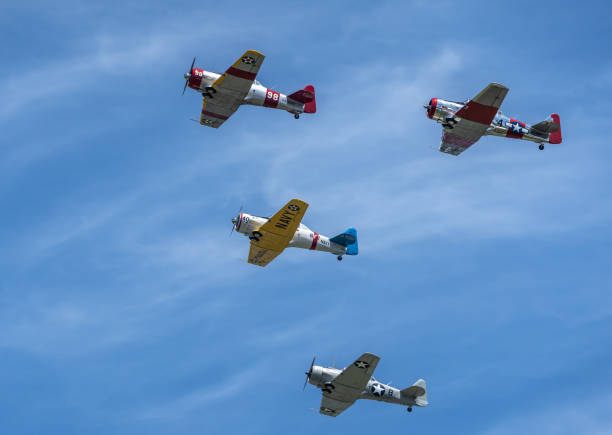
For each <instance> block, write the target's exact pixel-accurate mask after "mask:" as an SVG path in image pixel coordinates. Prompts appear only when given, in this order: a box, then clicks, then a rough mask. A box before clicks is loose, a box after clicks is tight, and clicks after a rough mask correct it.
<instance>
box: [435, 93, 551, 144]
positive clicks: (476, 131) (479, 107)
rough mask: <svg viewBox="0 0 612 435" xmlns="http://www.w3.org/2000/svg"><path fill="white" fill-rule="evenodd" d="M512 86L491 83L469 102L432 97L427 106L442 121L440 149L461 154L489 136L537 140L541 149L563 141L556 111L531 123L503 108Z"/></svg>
mask: <svg viewBox="0 0 612 435" xmlns="http://www.w3.org/2000/svg"><path fill="white" fill-rule="evenodd" d="M507 93H508V88H507V87H505V86H503V85H500V84H498V83H491V84H490V85H489V86H487V87H486V88H484V89H483V90H482V91H481V92H480V93H479V94H478V95H476V97H474V98H473V99H471V100H469V101H468V102H466V103H457V102H454V101H446V100H443V99H441V98H432V99H431V100H430V101H429V104H427V105H425V106H423V107H425V109H427V116H428V117H429V118H430V119H433V120H434V121H436V122H438V123H440V124H442V127H443V128H444V131H443V133H442V142H441V143H440V151H442V152H443V153H448V154H453V155H455V156H458V155H459V154H461V153H462V152H463V151H465V150H466V149H468V148H469V147H470V146H472V145H473V144H474V143H476V141H478V139H480V138H481V137H482V136H485V135H493V136H503V137H510V138H513V139H523V140H529V141H532V142H536V143H538V144H539V148H540V149H541V150H543V149H544V143H551V144H559V143H561V121H560V119H559V115H557V114H556V113H553V114H552V115H550V117H551V118H552V119H547V120H545V121H542V122H539V123H537V124H535V125H528V124H525V123H524V122H521V121H519V120H517V119H514V118H509V117H508V116H505V115H504V114H502V113H501V112H500V111H499V107H500V106H501V104H502V101H504V98H505V97H506V94H507Z"/></svg>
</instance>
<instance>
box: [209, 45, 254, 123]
mask: <svg viewBox="0 0 612 435" xmlns="http://www.w3.org/2000/svg"><path fill="white" fill-rule="evenodd" d="M264 59H265V56H264V55H263V54H261V53H259V52H257V51H255V50H248V51H247V52H245V53H244V54H243V55H242V56H241V57H240V58H239V59H238V60H237V61H236V62H234V64H233V65H232V66H230V67H229V68H228V69H227V71H225V73H223V75H221V76H220V77H219V78H218V79H217V80H216V81H215V82H214V83H213V84H212V88H213V91H211V94H212V97H205V98H204V102H203V103H202V114H201V116H200V124H202V125H205V126H207V127H213V128H219V127H220V126H221V124H223V123H224V122H225V121H226V120H227V119H228V118H229V117H230V116H232V114H233V113H234V112H235V111H236V110H237V109H238V107H240V105H241V104H242V101H243V100H244V97H246V95H247V94H248V93H249V90H250V89H251V85H252V84H253V81H254V80H255V77H256V76H257V73H258V72H259V67H260V66H261V64H262V63H263V60H264ZM215 91H216V92H215Z"/></svg>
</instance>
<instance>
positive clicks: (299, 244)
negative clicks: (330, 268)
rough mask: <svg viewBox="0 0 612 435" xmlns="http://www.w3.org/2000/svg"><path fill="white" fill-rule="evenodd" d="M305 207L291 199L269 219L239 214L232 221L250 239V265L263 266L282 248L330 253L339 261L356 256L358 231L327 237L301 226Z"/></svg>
mask: <svg viewBox="0 0 612 435" xmlns="http://www.w3.org/2000/svg"><path fill="white" fill-rule="evenodd" d="M307 208H308V204H307V203H305V202H304V201H302V200H299V199H292V200H291V201H289V202H288V203H287V204H286V205H285V206H284V207H283V208H282V209H280V210H279V211H278V212H277V213H276V214H275V215H274V216H272V217H271V218H266V217H259V216H254V215H251V214H247V213H242V210H241V211H240V213H239V214H238V216H236V217H235V218H233V219H232V224H233V225H234V226H233V228H232V232H233V231H234V229H236V231H238V232H239V233H242V234H244V235H245V236H248V238H249V239H251V250H250V251H249V263H251V264H255V265H257V266H262V267H263V266H266V265H267V264H268V263H269V262H271V261H272V260H274V259H275V258H276V257H277V256H278V255H279V254H280V253H281V252H283V251H284V250H285V248H302V249H310V250H313V251H325V252H331V253H332V254H334V255H337V256H338V260H342V256H343V255H345V254H346V255H357V254H358V253H359V248H358V245H357V230H355V228H349V229H348V230H346V231H345V232H344V233H342V234H338V235H337V236H335V237H332V238H329V237H326V236H322V235H320V234H318V233H315V232H314V231H312V230H311V229H310V228H308V227H307V226H306V225H304V224H302V223H301V221H302V218H303V217H304V214H305V213H306V209H307Z"/></svg>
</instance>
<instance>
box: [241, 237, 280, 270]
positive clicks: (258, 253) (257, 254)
mask: <svg viewBox="0 0 612 435" xmlns="http://www.w3.org/2000/svg"><path fill="white" fill-rule="evenodd" d="M281 252H283V251H272V250H270V249H264V248H260V247H259V246H257V244H256V243H254V242H251V250H250V251H249V263H251V264H254V265H256V266H261V267H264V266H267V265H268V263H269V262H271V261H272V260H274V259H275V258H276V257H278V255H279V254H280V253H281Z"/></svg>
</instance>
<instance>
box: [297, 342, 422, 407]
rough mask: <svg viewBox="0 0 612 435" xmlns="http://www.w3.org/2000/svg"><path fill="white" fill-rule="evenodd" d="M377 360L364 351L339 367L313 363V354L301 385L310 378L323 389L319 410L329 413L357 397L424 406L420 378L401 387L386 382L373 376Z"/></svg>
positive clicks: (350, 402)
mask: <svg viewBox="0 0 612 435" xmlns="http://www.w3.org/2000/svg"><path fill="white" fill-rule="evenodd" d="M378 361H380V358H379V357H377V356H376V355H373V354H371V353H364V354H363V355H361V356H360V357H359V358H357V360H356V361H355V362H354V363H353V364H351V365H350V366H348V367H347V368H345V369H344V370H338V369H336V368H333V367H321V366H316V365H315V359H314V358H313V359H312V363H311V364H310V369H309V370H308V371H307V372H306V382H304V388H306V384H307V383H308V382H310V383H311V384H312V385H314V386H316V387H317V388H320V389H321V390H322V391H323V398H322V399H321V408H320V409H319V413H321V414H325V415H329V416H330V417H336V416H338V415H340V414H341V413H342V412H343V411H344V410H346V409H347V408H348V407H349V406H351V405H352V404H353V403H355V400H357V399H370V400H378V401H379V402H388V403H397V404H399V405H405V406H407V407H408V412H412V407H413V406H427V404H428V402H427V392H426V390H425V387H426V385H425V381H424V380H423V379H419V380H418V381H416V382H415V383H414V385H412V386H411V387H408V388H404V389H403V390H398V389H397V388H393V387H391V386H389V385H385V384H383V383H381V382H378V381H377V380H376V379H374V378H373V377H372V373H374V369H375V368H376V365H377V364H378Z"/></svg>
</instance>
